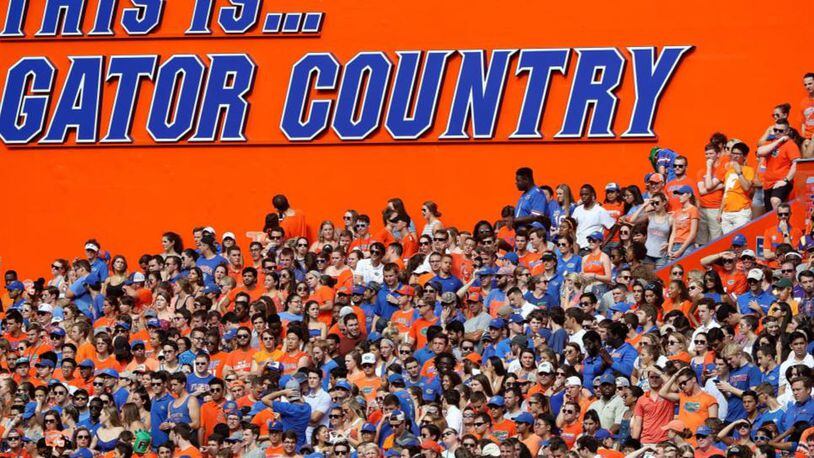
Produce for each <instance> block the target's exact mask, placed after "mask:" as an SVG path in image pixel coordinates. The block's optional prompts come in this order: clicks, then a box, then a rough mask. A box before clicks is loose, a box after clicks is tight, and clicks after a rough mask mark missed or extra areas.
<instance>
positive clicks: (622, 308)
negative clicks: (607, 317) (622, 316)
mask: <svg viewBox="0 0 814 458" xmlns="http://www.w3.org/2000/svg"><path fill="white" fill-rule="evenodd" d="M610 309H611V310H613V311H614V312H622V313H627V311H628V310H630V304H628V303H627V302H617V303H615V304H613V305H611V306H610Z"/></svg>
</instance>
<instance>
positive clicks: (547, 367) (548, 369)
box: [537, 361, 554, 374]
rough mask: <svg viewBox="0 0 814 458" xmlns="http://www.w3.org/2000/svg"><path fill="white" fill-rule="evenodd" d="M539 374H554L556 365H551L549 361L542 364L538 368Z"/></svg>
mask: <svg viewBox="0 0 814 458" xmlns="http://www.w3.org/2000/svg"><path fill="white" fill-rule="evenodd" d="M537 373H538V374H553V373H554V366H552V365H551V363H549V362H548V361H546V362H544V363H542V364H540V366H539V367H538V368H537Z"/></svg>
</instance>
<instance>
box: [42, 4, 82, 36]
mask: <svg viewBox="0 0 814 458" xmlns="http://www.w3.org/2000/svg"><path fill="white" fill-rule="evenodd" d="M84 7H85V2H84V1H83V0H48V1H47V2H46V4H45V11H44V12H43V14H42V25H40V30H39V32H37V36H46V37H49V36H54V35H56V34H57V27H59V22H60V16H63V15H64V22H63V23H62V30H61V33H62V35H82V31H81V30H79V26H80V25H81V24H82V11H83V9H84Z"/></svg>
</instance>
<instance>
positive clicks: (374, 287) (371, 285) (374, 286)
mask: <svg viewBox="0 0 814 458" xmlns="http://www.w3.org/2000/svg"><path fill="white" fill-rule="evenodd" d="M366 288H367V289H372V290H373V291H379V290H380V289H382V285H381V283H379V282H375V281H369V282H367V286H366Z"/></svg>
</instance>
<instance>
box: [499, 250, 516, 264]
mask: <svg viewBox="0 0 814 458" xmlns="http://www.w3.org/2000/svg"><path fill="white" fill-rule="evenodd" d="M503 260H504V261H509V262H510V263H512V264H514V265H517V264H519V263H520V258H519V257H518V256H517V253H515V252H513V251H512V252H509V253H506V255H505V256H503Z"/></svg>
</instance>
